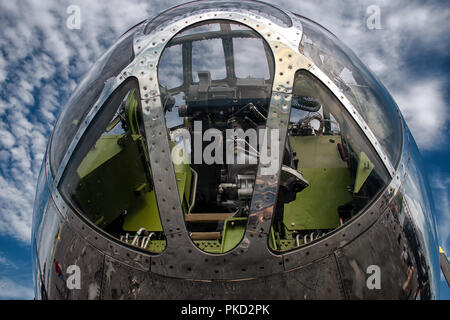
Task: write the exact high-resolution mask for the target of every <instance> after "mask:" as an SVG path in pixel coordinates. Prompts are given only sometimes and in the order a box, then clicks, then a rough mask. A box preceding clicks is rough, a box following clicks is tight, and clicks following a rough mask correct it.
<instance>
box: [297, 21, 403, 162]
mask: <svg viewBox="0 0 450 320" xmlns="http://www.w3.org/2000/svg"><path fill="white" fill-rule="evenodd" d="M301 21H302V25H303V37H302V41H301V44H300V51H301V52H302V53H303V54H305V55H306V56H307V57H308V58H310V59H311V60H313V62H314V63H315V64H316V65H317V66H318V67H319V68H320V69H321V70H322V71H323V72H324V73H325V74H327V75H328V76H329V77H330V78H331V79H332V80H333V81H334V83H335V84H336V85H337V86H338V87H339V88H340V89H341V90H342V91H343V92H344V94H345V96H346V97H347V98H348V99H349V100H350V102H351V103H352V104H353V105H354V107H355V108H356V109H357V110H358V111H359V113H360V114H361V116H362V117H363V118H364V120H365V121H366V122H367V123H368V125H369V127H370V128H371V130H372V131H373V133H374V134H375V136H376V137H377V139H378V141H379V142H380V144H381V145H382V146H383V148H384V149H385V151H386V152H387V154H388V155H389V157H390V160H391V162H392V164H393V165H394V166H395V165H396V163H397V162H398V160H399V158H400V154H401V146H402V129H401V120H400V116H399V113H398V112H397V107H396V105H395V102H394V101H393V99H392V97H391V96H390V95H389V93H388V92H387V90H386V89H385V88H384V87H383V85H382V84H381V83H380V82H379V81H378V80H377V79H376V78H375V76H374V75H373V74H372V73H371V72H370V71H369V70H368V69H367V68H366V67H365V66H364V65H363V63H362V62H361V61H360V60H359V59H358V57H356V55H355V54H354V53H353V52H352V51H351V50H350V49H349V48H348V47H347V46H345V45H344V44H343V43H342V42H340V41H339V40H338V39H337V38H336V37H335V36H334V35H333V34H331V33H329V32H328V31H327V30H325V29H324V28H322V27H321V26H319V25H318V24H316V23H314V22H312V21H309V20H307V19H305V18H301Z"/></svg>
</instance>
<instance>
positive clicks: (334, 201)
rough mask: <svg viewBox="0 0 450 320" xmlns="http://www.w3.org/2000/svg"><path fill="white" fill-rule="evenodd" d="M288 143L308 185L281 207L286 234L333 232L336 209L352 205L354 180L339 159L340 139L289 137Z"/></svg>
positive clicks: (337, 223) (337, 217)
mask: <svg viewBox="0 0 450 320" xmlns="http://www.w3.org/2000/svg"><path fill="white" fill-rule="evenodd" d="M290 142H291V146H292V148H293V150H294V151H295V152H296V153H297V157H298V158H299V171H300V172H301V173H302V174H303V177H304V178H305V179H306V180H307V181H308V182H309V184H310V185H309V186H308V187H307V188H306V189H304V190H302V191H301V192H299V193H298V194H297V197H296V200H295V201H292V202H290V203H288V204H286V205H285V206H284V224H285V226H286V227H287V228H288V229H289V230H317V229H334V228H336V227H337V226H339V214H338V207H339V206H342V205H345V204H346V203H348V202H350V201H352V193H351V191H350V190H351V186H352V185H353V183H354V180H355V179H354V178H353V177H352V175H351V173H350V170H349V169H348V167H347V163H346V162H345V161H343V160H342V159H341V157H340V155H339V151H338V147H337V144H338V143H340V142H341V139H340V137H339V136H323V135H321V136H291V137H290ZM349 188H350V189H349Z"/></svg>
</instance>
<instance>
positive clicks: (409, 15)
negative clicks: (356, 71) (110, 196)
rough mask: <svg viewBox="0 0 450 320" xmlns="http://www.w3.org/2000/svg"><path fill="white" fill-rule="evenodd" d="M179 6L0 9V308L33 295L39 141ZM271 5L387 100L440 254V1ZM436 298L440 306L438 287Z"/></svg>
mask: <svg viewBox="0 0 450 320" xmlns="http://www.w3.org/2000/svg"><path fill="white" fill-rule="evenodd" d="M182 2H183V1H173V0H164V1H160V0H146V1H140V0H128V1H126V2H125V1H122V0H109V1H106V0H105V1H101V0H100V1H91V0H63V1H60V0H58V1H57V0H45V1H41V0H28V1H25V0H17V1H7V0H1V1H0V30H2V31H1V33H0V190H2V192H0V299H29V298H32V296H33V290H32V277H31V250H30V233H31V216H32V207H33V200H34V192H35V185H36V180H37V175H38V171H39V168H40V164H41V161H42V158H43V155H44V152H45V147H46V144H47V139H48V137H49V135H50V133H51V130H52V128H53V125H54V123H55V121H56V118H57V116H58V115H59V113H60V111H61V108H62V107H63V106H64V104H65V103H66V101H67V100H68V98H69V96H70V93H71V92H72V91H73V90H74V88H75V86H76V84H77V83H78V82H79V81H80V79H81V77H82V76H83V74H85V73H86V72H87V70H89V68H90V67H91V66H92V64H93V63H94V62H95V60H96V59H97V58H98V57H99V56H100V55H101V54H102V53H103V52H104V51H105V50H106V49H107V48H108V47H109V46H110V45H111V44H112V43H113V42H114V41H115V40H116V39H117V38H118V37H119V36H120V35H121V34H122V33H123V32H124V31H126V30H127V29H128V28H129V27H131V26H133V25H135V24H136V23H137V22H140V21H141V20H143V19H145V18H148V17H152V16H154V15H156V14H157V13H158V12H160V11H162V10H164V9H166V8H168V7H171V6H173V5H175V4H178V3H182ZM271 2H273V3H276V4H278V5H279V6H280V7H283V8H286V9H288V10H291V11H294V12H296V13H299V14H301V15H304V16H306V17H308V18H311V19H312V20H315V21H316V22H318V23H320V24H322V25H323V26H325V27H326V28H327V29H329V30H331V31H332V32H333V33H334V34H336V35H337V36H338V37H339V38H340V39H341V40H342V41H343V42H344V43H346V44H347V45H348V46H349V47H350V48H352V49H353V50H354V51H355V52H356V54H357V55H358V56H359V57H360V58H361V60H362V61H363V62H364V63H366V64H367V65H368V66H369V68H370V69H371V70H372V71H373V72H374V73H375V74H376V75H377V76H378V78H379V79H380V80H381V81H382V82H383V84H384V85H385V86H386V87H387V89H388V90H389V91H390V92H391V94H392V95H393V97H394V99H395V100H396V102H397V104H398V105H399V107H400V109H401V110H402V112H403V115H404V116H405V118H406V121H407V123H408V125H409V127H410V129H411V131H412V133H413V135H414V137H415V139H416V141H417V143H418V145H419V148H420V150H421V153H422V155H423V158H424V163H425V169H426V174H427V175H428V179H429V181H430V185H431V188H432V191H433V197H434V200H435V207H436V217H437V221H438V232H439V237H440V244H441V246H442V247H443V248H444V249H445V251H446V252H447V253H449V254H450V209H449V205H450V161H449V159H450V145H449V142H448V139H446V138H447V137H448V136H449V134H450V132H449V131H450V129H449V125H448V118H449V116H448V113H449V108H450V107H449V102H450V92H449V76H448V75H449V70H450V60H449V51H450V50H449V49H450V48H449V45H450V39H449V37H450V35H449V33H448V30H450V8H449V5H448V1H427V2H425V1H411V0H396V1H388V0H371V1H358V2H356V1H354V0H344V1H342V0H339V1H338V0H335V1H330V0H328V1H317V0H303V1H298V0H277V1H271ZM72 4H74V5H78V6H80V8H81V29H80V30H70V29H68V28H67V26H66V21H67V18H68V17H69V15H68V14H67V12H66V10H67V8H68V7H69V6H70V5H72ZM370 5H376V6H378V7H379V8H380V26H381V29H373V30H371V29H369V28H367V24H366V21H367V18H368V17H369V14H368V13H367V11H366V10H367V8H368V7H369V6H370ZM441 278H442V277H441ZM442 279H443V278H442ZM441 298H445V299H450V289H449V288H448V287H447V285H446V284H444V283H443V282H442V285H441Z"/></svg>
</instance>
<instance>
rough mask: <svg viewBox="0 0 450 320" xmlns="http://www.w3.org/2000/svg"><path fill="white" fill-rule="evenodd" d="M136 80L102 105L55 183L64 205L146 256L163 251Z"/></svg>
mask: <svg viewBox="0 0 450 320" xmlns="http://www.w3.org/2000/svg"><path fill="white" fill-rule="evenodd" d="M140 101H141V100H140V95H139V88H138V83H137V80H136V79H134V78H131V79H129V80H128V81H127V82H125V83H124V84H123V85H122V86H121V87H119V88H118V89H117V90H116V91H115V92H114V93H113V94H112V95H111V97H110V98H109V99H108V100H107V101H106V102H105V105H104V106H103V107H102V108H101V109H100V111H99V112H98V114H97V115H96V117H95V118H94V120H93V121H92V123H91V124H90V125H89V127H88V129H87V130H86V132H85V134H84V136H83V137H82V139H81V140H80V142H79V145H78V146H77V149H76V150H75V152H74V154H73V156H72V159H71V161H70V162H69V164H68V166H67V168H66V171H65V173H64V175H63V177H62V179H61V182H60V187H59V188H60V191H61V193H62V194H63V195H64V196H65V198H66V199H67V200H69V203H71V204H72V206H73V207H74V208H76V209H77V211H78V212H80V213H81V214H82V215H84V216H85V217H86V218H87V219H89V220H90V221H91V222H92V223H94V224H95V225H97V226H98V227H100V228H102V229H103V230H105V231H106V232H108V233H109V234H110V235H112V236H114V237H116V238H118V239H120V240H122V241H123V242H126V243H129V244H132V245H134V246H136V247H139V248H141V249H145V250H148V251H151V252H161V251H162V250H163V249H164V248H165V238H164V234H163V230H162V226H161V220H160V216H159V211H158V206H157V203H156V196H155V191H154V184H153V178H152V173H151V169H150V165H149V158H148V155H147V152H146V150H147V145H146V143H147V142H146V140H145V134H144V129H143V124H142V113H141V105H140Z"/></svg>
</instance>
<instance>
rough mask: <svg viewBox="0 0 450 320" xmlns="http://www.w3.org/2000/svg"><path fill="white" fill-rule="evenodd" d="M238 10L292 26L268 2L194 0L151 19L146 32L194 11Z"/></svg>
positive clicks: (287, 17)
mask: <svg viewBox="0 0 450 320" xmlns="http://www.w3.org/2000/svg"><path fill="white" fill-rule="evenodd" d="M225 10H227V11H236V12H237V13H239V12H242V11H250V12H252V13H254V14H257V15H259V16H262V17H265V18H268V19H270V20H271V21H274V22H275V23H277V24H278V25H280V26H283V27H291V26H292V20H291V18H289V16H288V15H287V14H286V13H285V12H283V11H282V10H280V9H278V8H277V7H275V6H272V5H270V4H268V3H263V2H260V1H247V0H239V1H236V0H232V1H218V0H210V1H192V2H190V3H187V4H182V5H179V6H176V7H174V8H170V9H169V10H166V11H164V12H163V13H161V14H160V15H158V16H157V17H155V18H154V19H153V20H151V21H150V22H149V23H148V25H147V26H146V27H145V30H144V33H145V34H149V33H151V32H153V31H155V30H156V29H157V28H163V27H165V26H166V25H167V24H169V23H171V22H173V20H174V19H176V18H182V17H185V16H186V15H189V14H190V15H192V13H193V12H194V11H197V12H198V11H203V12H207V11H225Z"/></svg>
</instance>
